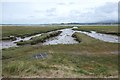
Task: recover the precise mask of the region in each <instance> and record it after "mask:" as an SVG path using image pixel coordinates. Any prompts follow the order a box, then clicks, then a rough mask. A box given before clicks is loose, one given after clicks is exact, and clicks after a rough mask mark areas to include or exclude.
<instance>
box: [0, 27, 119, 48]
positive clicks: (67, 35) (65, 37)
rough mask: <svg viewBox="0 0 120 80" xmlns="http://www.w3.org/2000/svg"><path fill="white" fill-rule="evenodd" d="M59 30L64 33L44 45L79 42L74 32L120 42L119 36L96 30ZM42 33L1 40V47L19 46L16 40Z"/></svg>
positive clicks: (106, 40)
mask: <svg viewBox="0 0 120 80" xmlns="http://www.w3.org/2000/svg"><path fill="white" fill-rule="evenodd" d="M57 31H62V33H61V34H60V35H58V36H56V37H53V38H50V39H48V40H46V42H44V43H43V45H56V44H78V43H79V42H77V41H76V40H75V39H74V38H73V37H72V34H73V33H74V32H79V33H83V34H86V35H88V36H90V37H93V38H95V39H99V40H102V41H105V42H111V43H119V40H118V39H119V37H118V36H113V35H108V34H102V33H97V32H95V31H91V32H85V31H74V30H72V28H68V29H62V30H57ZM40 35H41V34H37V35H34V36H30V37H25V38H23V39H22V38H20V37H17V40H15V41H0V46H2V47H1V48H0V49H3V48H9V47H18V46H17V45H16V43H15V42H19V41H21V40H23V41H26V40H30V39H31V38H32V37H36V36H40Z"/></svg>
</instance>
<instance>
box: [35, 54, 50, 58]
mask: <svg viewBox="0 0 120 80" xmlns="http://www.w3.org/2000/svg"><path fill="white" fill-rule="evenodd" d="M47 56H48V54H47V53H39V54H36V55H34V56H33V57H34V58H35V59H44V58H46V57H47Z"/></svg>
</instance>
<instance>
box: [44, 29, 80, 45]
mask: <svg viewBox="0 0 120 80" xmlns="http://www.w3.org/2000/svg"><path fill="white" fill-rule="evenodd" d="M60 31H62V33H61V34H60V35H59V36H57V37H54V38H51V39H49V40H46V42H45V43H43V45H52V44H77V43H78V42H77V41H76V40H74V38H73V37H72V34H73V33H74V32H75V31H74V30H72V29H63V30H60Z"/></svg>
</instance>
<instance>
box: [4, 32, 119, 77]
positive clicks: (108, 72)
mask: <svg viewBox="0 0 120 80" xmlns="http://www.w3.org/2000/svg"><path fill="white" fill-rule="evenodd" d="M76 36H77V38H79V39H80V40H81V43H80V44H71V45H69V44H68V45H63V44H61V45H60V44H59V45H48V46H41V45H34V46H22V47H18V48H9V49H4V50H3V76H4V77H43V78H44V77H117V75H118V54H117V51H118V44H114V43H106V42H103V41H100V40H97V39H93V38H91V37H89V36H87V35H85V34H80V33H76ZM42 52H46V53H47V54H48V57H47V58H45V59H35V58H34V57H33V56H34V55H36V54H38V53H42Z"/></svg>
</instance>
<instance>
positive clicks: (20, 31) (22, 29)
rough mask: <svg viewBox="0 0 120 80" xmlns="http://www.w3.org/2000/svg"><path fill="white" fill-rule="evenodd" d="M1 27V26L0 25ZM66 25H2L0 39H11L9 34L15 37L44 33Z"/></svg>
mask: <svg viewBox="0 0 120 80" xmlns="http://www.w3.org/2000/svg"><path fill="white" fill-rule="evenodd" d="M0 27H1V26H0ZM64 28H67V27H63V26H60V27H57V26H54V27H49V26H48V27H40V26H38V27H36V26H2V28H0V29H2V39H3V40H9V39H11V38H10V36H15V37H28V36H32V35H35V34H40V33H46V32H50V31H55V30H59V29H64Z"/></svg>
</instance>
